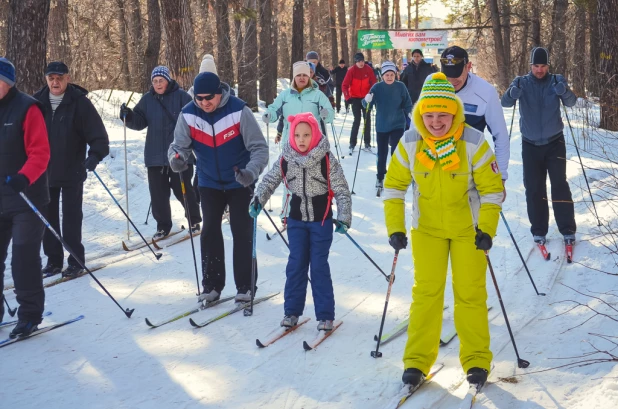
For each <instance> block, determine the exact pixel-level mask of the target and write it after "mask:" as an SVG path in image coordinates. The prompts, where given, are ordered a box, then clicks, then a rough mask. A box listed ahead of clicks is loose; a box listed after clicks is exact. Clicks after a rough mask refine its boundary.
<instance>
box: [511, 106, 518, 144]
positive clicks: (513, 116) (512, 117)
mask: <svg viewBox="0 0 618 409" xmlns="http://www.w3.org/2000/svg"><path fill="white" fill-rule="evenodd" d="M516 106H517V100H515V103H514V104H513V115H512V116H511V128H510V129H509V141H510V140H511V133H512V132H513V122H514V121H515V107H516Z"/></svg>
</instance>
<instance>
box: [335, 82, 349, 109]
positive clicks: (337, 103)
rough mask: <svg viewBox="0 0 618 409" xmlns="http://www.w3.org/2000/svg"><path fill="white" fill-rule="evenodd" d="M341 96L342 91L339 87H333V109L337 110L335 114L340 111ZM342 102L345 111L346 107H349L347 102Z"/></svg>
mask: <svg viewBox="0 0 618 409" xmlns="http://www.w3.org/2000/svg"><path fill="white" fill-rule="evenodd" d="M342 94H343V90H342V89H341V85H337V86H336V87H335V107H336V108H337V113H339V111H341V95H342ZM343 102H344V103H345V109H346V111H347V110H348V105H349V104H348V101H346V100H345V99H344V100H343Z"/></svg>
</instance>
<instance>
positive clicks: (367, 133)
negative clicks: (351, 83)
mask: <svg viewBox="0 0 618 409" xmlns="http://www.w3.org/2000/svg"><path fill="white" fill-rule="evenodd" d="M348 102H349V103H350V105H352V114H353V115H354V122H353V123H352V132H351V133H350V147H355V146H356V138H357V136H358V128H359V127H360V122H361V118H363V120H364V131H363V135H364V137H363V139H364V140H365V145H371V112H369V113H367V112H365V109H364V108H363V98H350V99H349V100H348Z"/></svg>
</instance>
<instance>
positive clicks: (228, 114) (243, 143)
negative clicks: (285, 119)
mask: <svg viewBox="0 0 618 409" xmlns="http://www.w3.org/2000/svg"><path fill="white" fill-rule="evenodd" d="M222 87H223V94H222V96H221V102H220V103H219V106H218V107H217V109H215V110H214V111H213V112H211V113H206V112H204V110H203V109H201V108H200V107H199V106H197V104H196V103H195V102H194V101H191V102H190V103H188V104H187V105H185V106H184V108H182V112H181V114H180V115H179V117H178V122H177V124H176V129H175V130H174V141H173V142H172V144H171V145H170V147H169V150H168V158H169V159H170V160H171V159H172V158H173V157H174V155H176V153H178V154H179V155H180V156H181V157H182V158H183V159H184V160H186V161H188V160H189V158H190V157H191V153H192V152H194V153H195V156H196V157H197V164H196V166H197V174H198V181H199V186H200V187H208V188H212V189H218V190H228V189H237V188H240V187H242V185H241V184H240V183H238V182H237V181H236V177H235V175H236V172H235V170H234V169H235V168H238V169H247V170H249V171H250V172H251V173H252V174H253V176H254V178H255V180H257V178H258V177H259V176H260V174H261V173H262V171H263V170H264V168H265V167H266V165H267V163H268V146H267V145H266V140H265V139H264V135H263V134H262V130H261V129H260V127H259V125H258V123H257V121H256V120H255V117H254V116H253V112H251V110H250V109H249V108H248V107H247V105H246V104H245V102H244V101H243V100H241V99H239V98H236V97H234V96H231V95H230V91H229V86H228V85H227V84H224V83H222Z"/></svg>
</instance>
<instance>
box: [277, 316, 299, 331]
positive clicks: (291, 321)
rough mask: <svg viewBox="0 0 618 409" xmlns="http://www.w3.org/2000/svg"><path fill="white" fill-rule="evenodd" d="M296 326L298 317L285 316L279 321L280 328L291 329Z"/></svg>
mask: <svg viewBox="0 0 618 409" xmlns="http://www.w3.org/2000/svg"><path fill="white" fill-rule="evenodd" d="M297 324H298V317H297V316H295V315H286V316H285V317H283V320H281V326H282V327H287V328H292V327H293V326H295V325H297Z"/></svg>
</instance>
